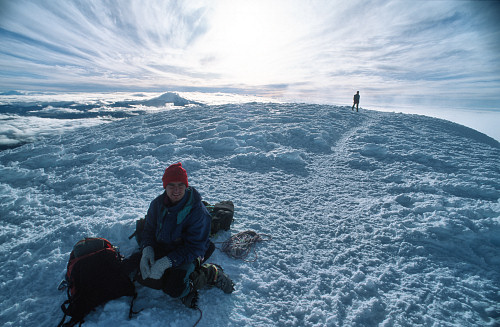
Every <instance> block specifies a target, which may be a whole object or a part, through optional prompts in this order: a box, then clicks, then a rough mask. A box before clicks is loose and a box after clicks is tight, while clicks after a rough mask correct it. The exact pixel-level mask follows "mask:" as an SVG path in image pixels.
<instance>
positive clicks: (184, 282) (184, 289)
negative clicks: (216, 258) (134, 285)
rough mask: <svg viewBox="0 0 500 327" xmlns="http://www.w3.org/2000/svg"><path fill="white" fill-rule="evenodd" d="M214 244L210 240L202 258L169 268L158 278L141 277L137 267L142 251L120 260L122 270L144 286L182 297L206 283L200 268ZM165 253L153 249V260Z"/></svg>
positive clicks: (211, 251)
mask: <svg viewBox="0 0 500 327" xmlns="http://www.w3.org/2000/svg"><path fill="white" fill-rule="evenodd" d="M214 250H215V245H214V244H213V243H212V242H210V246H209V248H208V249H207V251H206V252H205V255H204V257H203V259H196V260H195V261H193V262H190V263H185V264H183V265H181V266H178V267H174V268H169V269H167V270H165V273H164V274H163V276H162V277H161V278H160V279H151V278H146V279H143V278H142V276H141V272H140V269H139V265H140V262H141V257H142V253H141V252H135V253H133V254H132V255H131V256H130V257H128V258H126V259H125V260H123V262H122V267H123V270H124V272H125V273H126V274H135V280H137V282H139V284H142V285H144V286H147V287H150V288H154V289H157V290H162V291H163V292H165V293H167V294H168V295H170V296H171V297H181V298H182V297H184V296H186V295H187V294H188V293H189V292H190V291H191V287H194V288H195V289H197V290H199V289H201V288H203V287H205V286H206V285H207V281H208V279H207V277H206V275H207V272H206V271H205V269H204V268H202V266H201V265H202V263H204V262H205V261H206V260H207V259H208V258H209V257H210V256H211V255H212V253H213V252H214ZM165 255H166V254H165V253H164V252H163V251H162V250H161V249H159V248H158V249H155V260H158V259H160V258H162V257H164V256H165Z"/></svg>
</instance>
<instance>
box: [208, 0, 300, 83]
mask: <svg viewBox="0 0 500 327" xmlns="http://www.w3.org/2000/svg"><path fill="white" fill-rule="evenodd" d="M286 9H287V8H281V7H280V6H279V5H278V3H277V2H272V1H271V2H269V1H267V2H266V1H227V2H224V3H223V4H222V5H220V6H219V7H217V8H215V12H214V14H213V16H212V17H213V19H212V21H211V22H212V28H211V30H210V32H209V34H208V35H207V37H206V38H205V39H204V40H203V41H202V42H201V44H199V46H201V47H203V49H202V50H203V51H205V52H206V53H209V55H208V58H210V60H208V61H209V63H210V66H211V68H214V69H215V70H216V71H219V72H224V74H225V75H228V76H230V77H231V78H232V79H235V80H237V81H239V82H241V83H248V84H254V85H255V84H268V83H279V82H280V75H281V74H282V73H283V72H282V70H283V67H285V66H286V61H287V60H288V59H287V58H288V56H289V55H290V53H289V52H288V51H287V49H288V48H290V44H292V42H293V40H294V38H296V37H297V35H298V33H297V24H294V22H293V13H291V12H290V11H287V10H286Z"/></svg>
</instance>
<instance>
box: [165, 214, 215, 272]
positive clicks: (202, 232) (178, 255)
mask: <svg viewBox="0 0 500 327" xmlns="http://www.w3.org/2000/svg"><path fill="white" fill-rule="evenodd" d="M210 219H211V218H210V214H209V213H208V210H207V209H206V208H205V206H204V205H201V204H200V205H199V206H197V207H195V208H193V210H192V211H191V213H190V214H189V217H188V219H186V221H185V225H184V228H183V231H182V234H183V240H184V243H183V245H182V246H180V247H178V248H176V249H175V250H173V251H172V252H170V253H169V254H168V257H169V258H170V260H172V266H173V267H176V266H180V265H182V264H184V263H186V262H192V261H194V260H195V259H196V258H198V257H202V256H203V255H205V251H206V250H207V244H208V238H209V236H210Z"/></svg>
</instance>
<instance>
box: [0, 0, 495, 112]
mask: <svg viewBox="0 0 500 327" xmlns="http://www.w3.org/2000/svg"><path fill="white" fill-rule="evenodd" d="M499 7H500V6H499V4H498V3H497V2H494V1H349V2H344V1H312V2H305V1H289V0H287V1H284V0H273V1H260V0H255V1H251V2H248V1H222V0H220V1H159V0H158V1H154V0H151V1H144V2H142V1H106V2H103V1H86V2H76V1H50V2H40V1H3V2H2V4H1V5H0V18H1V20H0V39H1V42H2V51H0V71H1V73H0V92H5V91H10V90H38V91H146V90H150V91H164V90H177V91H222V92H234V93H240V94H254V95H261V96H272V97H276V98H283V99H287V100H294V101H302V102H314V103H332V104H346V103H347V104H348V103H349V102H350V101H352V95H353V94H354V93H355V92H356V91H357V90H360V93H361V106H370V105H373V106H379V107H380V106H384V105H392V106H398V105H412V106H413V105H415V106H422V105H424V106H427V105H428V106H433V107H447V108H460V109H483V110H484V109H486V110H500V99H499V95H498V93H499V90H500V78H499V77H500V65H499V62H500V60H499V59H500V41H499V40H500V32H499V28H498V27H499V24H498V23H497V22H496V17H497V14H498V13H499V10H498V8H499Z"/></svg>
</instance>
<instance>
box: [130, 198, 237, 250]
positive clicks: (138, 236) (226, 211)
mask: <svg viewBox="0 0 500 327" xmlns="http://www.w3.org/2000/svg"><path fill="white" fill-rule="evenodd" d="M202 202H203V204H204V205H205V207H207V210H208V212H209V213H210V216H211V217H212V221H211V223H210V235H215V234H217V232H218V231H220V230H225V231H227V230H229V228H231V223H232V222H233V220H234V219H233V216H234V204H233V202H232V201H221V202H217V203H216V204H214V205H212V204H210V203H208V202H206V201H202ZM145 224H146V218H140V219H138V220H136V222H135V232H134V233H133V234H132V235H130V236H129V237H128V238H129V240H130V239H132V238H133V237H135V240H136V241H137V244H139V245H140V244H141V241H142V231H143V230H144V225H145Z"/></svg>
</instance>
